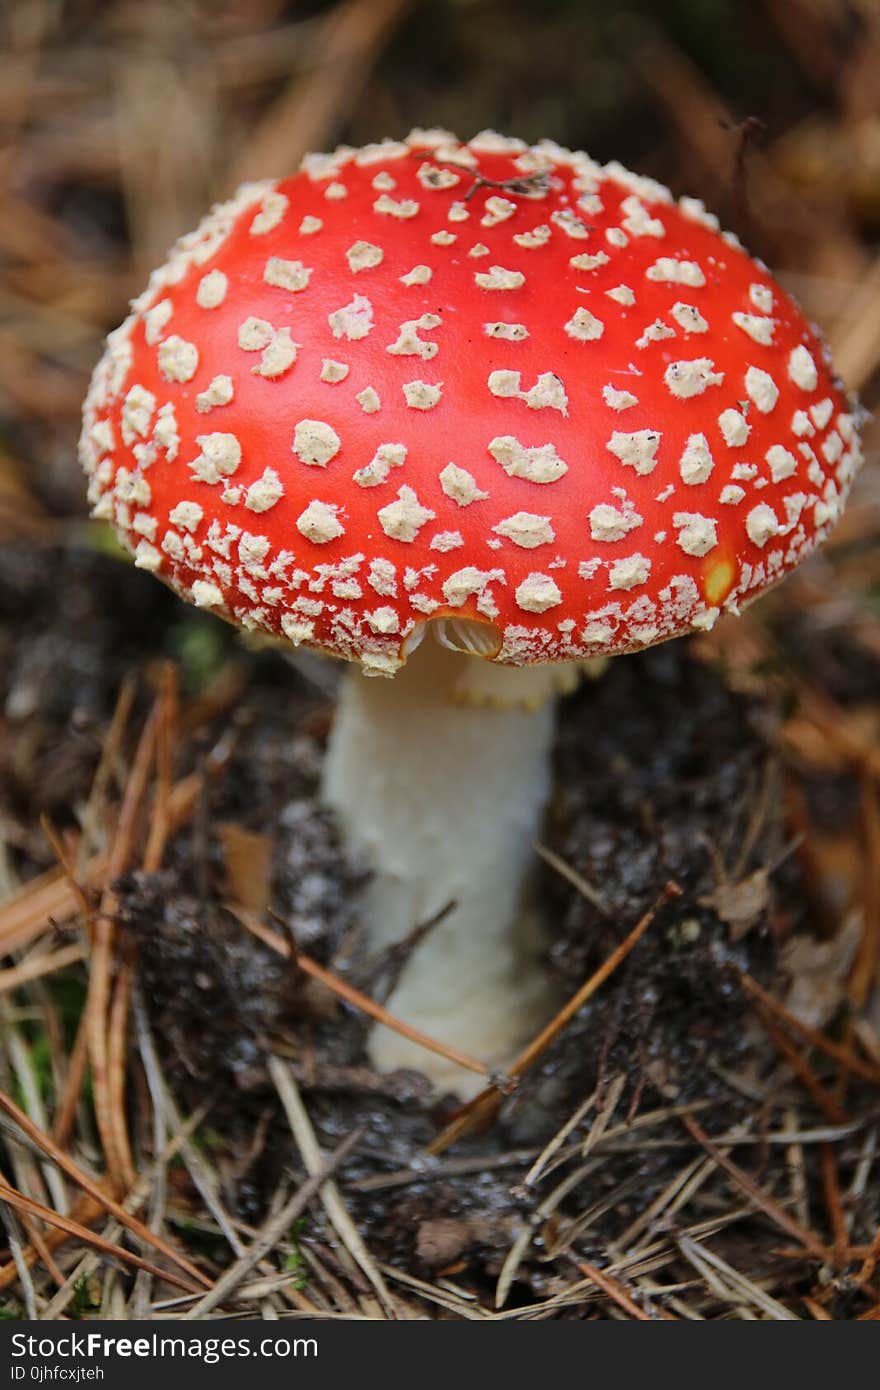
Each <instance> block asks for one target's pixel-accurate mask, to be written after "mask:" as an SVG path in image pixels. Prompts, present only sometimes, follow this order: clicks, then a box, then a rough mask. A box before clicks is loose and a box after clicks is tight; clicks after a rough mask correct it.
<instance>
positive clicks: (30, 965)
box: [0, 942, 86, 994]
mask: <svg viewBox="0 0 880 1390" xmlns="http://www.w3.org/2000/svg"><path fill="white" fill-rule="evenodd" d="M85 954H86V951H85V947H84V946H82V945H80V944H79V942H77V943H76V944H75V945H73V946H62V947H60V949H59V950H57V951H46V952H37V953H36V954H35V955H32V956H29V957H28V959H27V960H23V961H22V962H21V964H20V965H13V966H10V967H9V969H8V970H0V994H9V993H10V991H12V990H14V989H20V988H21V986H22V985H27V984H30V983H31V982H32V981H33V980H41V979H43V978H44V977H45V976H46V975H54V973H55V971H56V970H65V969H66V968H67V967H68V966H69V965H76V963H77V962H78V961H81V960H84V959H85Z"/></svg>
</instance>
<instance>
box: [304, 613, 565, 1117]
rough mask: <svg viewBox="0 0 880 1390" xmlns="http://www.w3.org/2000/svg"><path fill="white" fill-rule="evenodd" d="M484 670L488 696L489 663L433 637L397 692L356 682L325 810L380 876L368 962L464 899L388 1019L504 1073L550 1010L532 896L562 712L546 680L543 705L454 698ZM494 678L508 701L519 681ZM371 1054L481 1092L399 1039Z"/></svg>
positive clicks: (383, 1031) (370, 891)
mask: <svg viewBox="0 0 880 1390" xmlns="http://www.w3.org/2000/svg"><path fill="white" fill-rule="evenodd" d="M463 663H465V665H463ZM475 664H476V665H478V666H479V668H480V670H479V674H480V676H481V682H480V684H481V687H482V690H483V692H484V694H485V689H486V686H485V667H486V664H485V663H484V662H482V661H480V660H479V658H476V657H472V656H464V655H461V654H459V653H457V652H449V651H446V650H444V649H443V648H442V647H440V646H439V645H438V644H437V643H436V642H434V641H433V640H432V639H431V637H430V635H429V637H428V640H426V641H425V642H424V643H423V644H422V646H421V647H420V648H419V650H418V652H417V653H415V654H414V655H413V656H411V657H410V659H409V661H408V662H407V664H406V666H405V667H403V669H402V670H400V671H399V672H398V673H397V675H396V676H395V677H394V679H393V680H375V679H368V678H366V677H364V676H363V675H361V673H360V672H359V671H352V672H350V674H349V675H348V676H347V678H346V680H345V681H344V683H343V688H342V694H341V697H340V701H339V706H338V708H337V711H336V717H335V722H334V726H333V732H332V736H331V740H330V745H329V748H328V752H327V759H326V764H325V771H324V798H325V800H326V802H327V803H328V804H329V805H330V806H332V807H333V808H334V810H335V811H336V813H337V815H338V816H339V818H340V820H341V823H342V826H343V831H344V834H345V835H346V837H347V840H348V843H349V844H350V845H351V846H352V847H353V848H355V849H357V850H360V851H361V852H365V853H366V856H367V859H368V862H369V863H370V864H371V866H372V868H373V871H374V874H373V878H372V880H371V882H370V884H369V886H368V888H367V890H366V893H365V900H364V903H363V914H364V916H363V920H364V925H365V928H366V944H367V947H368V949H369V950H370V951H371V952H375V951H378V950H381V949H382V948H383V947H387V946H389V945H391V944H392V943H393V942H396V941H400V940H401V939H403V938H404V937H406V936H407V935H408V933H409V932H411V931H412V929H413V927H414V926H416V925H417V924H418V923H420V922H423V921H425V920H427V919H428V918H429V917H431V916H432V915H433V914H434V913H436V912H438V911H439V909H440V908H442V907H443V906H444V905H445V904H447V903H448V902H450V901H451V900H454V901H455V903H456V907H455V909H454V910H453V911H452V912H451V913H449V915H448V916H447V917H445V918H444V919H443V921H442V922H440V923H439V925H438V926H436V927H435V928H433V929H432V930H431V931H430V932H429V934H428V936H427V937H426V938H425V940H424V941H423V942H422V944H421V945H419V946H418V947H417V948H416V949H415V950H414V951H413V953H412V955H411V957H410V958H409V960H408V962H407V964H406V966H405V967H404V970H403V973H402V975H401V977H400V981H399V983H398V986H397V988H396V989H395V991H394V993H393V995H392V996H391V999H390V1000H389V1002H388V1007H389V1009H390V1010H391V1012H392V1013H394V1014H395V1015H396V1016H397V1017H399V1018H401V1019H403V1020H405V1021H406V1022H408V1023H411V1024H414V1025H415V1026H417V1027H419V1028H420V1029H422V1031H424V1032H426V1033H428V1034H430V1035H431V1036H433V1037H436V1038H437V1039H439V1040H441V1041H443V1042H446V1043H449V1044H451V1045H453V1046H455V1047H457V1048H459V1049H460V1050H462V1051H464V1052H467V1053H469V1054H470V1055H471V1056H474V1057H476V1058H478V1059H479V1060H481V1061H484V1062H487V1063H489V1064H490V1065H493V1066H501V1065H503V1064H504V1063H505V1062H508V1061H510V1060H511V1057H512V1055H513V1054H514V1053H515V1051H516V1049H517V1047H518V1045H519V1044H520V1043H521V1042H523V1041H524V1039H525V1038H526V1037H528V1036H530V1035H531V1034H532V1033H533V1032H535V1031H536V1029H537V1027H539V1026H540V1024H541V1023H543V1022H544V1021H546V1018H547V1017H548V1016H549V1013H550V1012H551V1011H552V1003H551V1000H550V996H549V989H548V985H547V982H546V978H545V976H544V973H543V971H542V969H541V967H540V964H539V963H538V961H537V959H536V957H537V955H538V953H539V951H540V944H541V943H540V933H539V931H538V930H537V928H536V924H535V921H534V916H533V914H530V913H529V911H528V908H527V905H526V903H525V898H526V890H527V881H528V877H529V870H530V867H531V866H532V864H533V862H534V855H533V853H532V842H533V840H534V838H535V835H536V833H537V831H538V829H539V826H540V820H541V814H542V811H543V809H544V805H545V802H546V799H547V794H548V789H549V775H550V774H549V752H550V743H551V739H552V733H553V705H554V701H553V700H552V698H547V690H548V686H547V676H546V673H543V672H535V673H534V674H535V677H536V680H535V694H536V706H535V708H533V709H525V708H523V707H522V705H517V706H514V707H510V706H508V707H506V708H505V707H500V706H499V705H497V704H496V706H495V707H488V706H487V705H485V704H483V705H481V706H473V705H469V704H464V703H462V702H461V700H460V699H458V700H452V699H451V698H450V692H451V689H452V687H453V686H455V687H459V686H460V684H461V677H462V672H463V671H464V672H466V671H467V668H468V667H469V666H474V665H475ZM496 672H497V677H498V683H497V689H498V691H499V693H500V692H501V691H503V689H504V678H505V674H506V673H505V671H504V669H503V668H501V667H498V668H493V669H492V675H493V677H494V675H495V673H496ZM510 674H513V673H510ZM517 674H518V675H519V677H520V680H519V681H518V682H517V685H518V690H517V693H518V695H519V696H520V698H521V697H522V692H523V686H522V676H523V674H524V673H522V672H519V673H517ZM541 697H543V698H541ZM369 1050H370V1055H371V1058H372V1060H373V1062H374V1063H375V1065H376V1066H378V1067H379V1068H380V1069H381V1070H389V1069H393V1068H395V1067H403V1066H407V1067H414V1068H417V1069H418V1070H420V1071H423V1072H426V1073H427V1074H428V1075H429V1076H431V1077H432V1079H433V1080H434V1081H435V1083H436V1084H438V1085H440V1086H446V1087H449V1088H451V1089H454V1090H456V1091H457V1092H458V1093H459V1094H461V1095H465V1094H467V1093H469V1092H472V1091H473V1090H474V1089H475V1087H474V1077H473V1075H470V1074H468V1073H465V1072H463V1071H462V1070H461V1068H459V1067H455V1066H453V1065H451V1064H449V1063H446V1062H444V1061H443V1059H442V1058H439V1057H436V1056H434V1055H433V1054H431V1053H429V1052H426V1051H425V1050H424V1049H422V1048H418V1047H416V1046H414V1045H413V1044H411V1043H408V1042H407V1041H406V1040H405V1039H403V1038H401V1037H400V1036H399V1035H398V1034H396V1033H394V1032H392V1031H391V1030H389V1029H387V1028H384V1027H381V1026H377V1027H375V1028H374V1029H373V1032H372V1035H371V1038H370V1044H369ZM478 1084H479V1083H478ZM477 1088H478V1087H477Z"/></svg>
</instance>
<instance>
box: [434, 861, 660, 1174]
mask: <svg viewBox="0 0 880 1390" xmlns="http://www.w3.org/2000/svg"><path fill="white" fill-rule="evenodd" d="M680 892H681V889H680V888H679V887H678V885H677V884H675V883H667V885H666V887H665V888H664V889H663V892H662V893H661V894H660V897H659V898H658V899H657V901H656V902H655V903H654V904H653V906H652V907H650V908H649V909H648V911H647V912H646V913H645V914H644V915H643V916H642V917H641V918H640V920H639V921H638V922H637V923H636V925H635V926H634V927H633V929H632V931H631V932H630V933H629V935H628V936H626V937H624V939H623V941H622V942H621V943H620V945H619V946H617V947H615V949H614V950H613V951H612V952H611V954H610V955H609V956H608V958H607V960H605V961H604V962H603V963H602V965H600V966H599V969H598V970H596V971H594V973H593V974H592V975H591V976H590V978H589V979H588V980H586V981H585V982H584V984H583V985H581V987H580V989H579V990H577V991H576V993H575V994H573V995H572V997H571V999H569V1001H568V1003H567V1004H565V1005H564V1006H563V1007H562V1008H561V1009H560V1010H559V1012H558V1013H557V1014H556V1016H555V1017H554V1018H552V1019H551V1020H550V1022H549V1023H548V1024H547V1026H546V1028H543V1029H542V1030H541V1032H540V1033H539V1034H538V1035H537V1037H536V1038H533V1039H532V1041H531V1042H530V1043H529V1044H528V1046H527V1047H525V1048H524V1049H523V1051H522V1052H521V1053H520V1054H519V1056H518V1057H517V1058H516V1060H515V1061H514V1062H513V1064H512V1065H511V1066H510V1067H509V1068H508V1071H507V1077H509V1078H510V1079H511V1080H512V1079H515V1078H516V1077H518V1076H522V1074H523V1072H525V1071H527V1070H528V1068H529V1067H530V1066H532V1064H533V1063H534V1062H536V1061H537V1059H538V1058H539V1057H540V1056H541V1055H542V1053H543V1052H545V1051H546V1049H547V1048H548V1047H549V1046H550V1044H551V1042H552V1041H553V1039H554V1038H555V1037H557V1035H558V1034H559V1033H560V1032H561V1030H562V1029H563V1028H564V1027H565V1025H566V1024H567V1023H569V1022H570V1020H571V1019H572V1018H574V1016H575V1014H576V1013H577V1012H578V1011H579V1010H580V1009H582V1008H583V1006H584V1004H586V1002H587V1000H588V999H590V998H591V997H592V996H593V995H594V994H595V992H596V990H597V989H599V988H600V987H601V986H602V985H603V984H604V983H605V981H606V980H607V979H608V977H609V976H610V975H613V973H614V971H615V970H616V969H617V967H618V966H619V965H620V964H621V963H622V962H623V961H624V960H625V959H626V957H627V956H628V955H629V953H630V951H631V950H632V949H633V947H634V946H637V945H638V943H639V941H640V940H641V938H642V937H643V936H644V934H645V932H646V931H647V930H648V928H649V927H650V925H651V923H652V922H653V921H654V918H655V917H656V916H657V913H658V912H659V911H660V910H661V909H662V908H663V907H665V905H666V904H667V903H668V902H670V901H671V899H672V898H675V897H677V896H678V895H679V894H680ZM500 1104H501V1091H500V1088H499V1087H497V1086H491V1087H489V1088H488V1089H487V1090H485V1091H481V1092H480V1094H479V1095H478V1096H475V1097H474V1099H473V1100H472V1101H469V1102H468V1104H467V1105H465V1106H462V1108H461V1110H460V1111H459V1113H458V1115H457V1116H456V1117H455V1118H454V1119H453V1120H452V1121H451V1122H450V1124H448V1125H447V1126H446V1128H445V1129H444V1130H443V1131H442V1133H441V1134H439V1135H438V1136H437V1138H436V1139H434V1140H433V1141H432V1143H431V1144H429V1145H428V1153H429V1154H433V1155H437V1154H441V1153H443V1152H444V1150H446V1149H448V1148H449V1146H450V1144H454V1143H455V1142H456V1140H457V1139H460V1138H461V1136H462V1135H463V1134H466V1133H467V1131H468V1130H470V1129H472V1128H473V1127H474V1126H479V1125H485V1124H488V1123H490V1122H491V1119H492V1117H493V1116H494V1115H495V1114H496V1113H497V1111H498V1108H499V1106H500Z"/></svg>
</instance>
